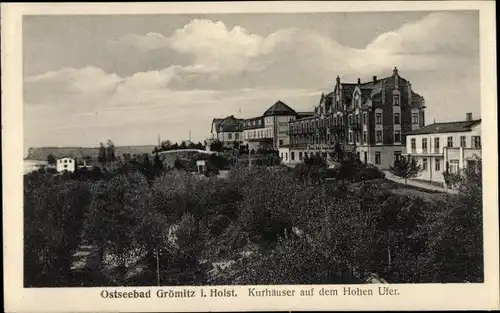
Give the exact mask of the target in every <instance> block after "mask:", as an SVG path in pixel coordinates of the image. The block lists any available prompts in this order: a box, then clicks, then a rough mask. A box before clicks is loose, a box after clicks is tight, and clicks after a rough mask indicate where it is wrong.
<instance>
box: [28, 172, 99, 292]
mask: <svg viewBox="0 0 500 313" xmlns="http://www.w3.org/2000/svg"><path fill="white" fill-rule="evenodd" d="M40 191H42V192H40ZM89 199H90V195H89V190H88V185H87V184H86V183H83V182H78V181H66V180H64V179H63V178H62V177H60V176H51V175H50V174H45V173H38V172H33V173H30V174H28V175H26V176H25V178H24V225H25V226H24V262H25V270H24V285H25V286H26V287H29V286H34V287H35V286H40V285H42V286H58V285H59V284H61V283H62V284H64V283H65V282H67V280H68V278H69V276H70V266H71V255H72V253H73V252H74V251H75V250H76V249H77V246H78V244H79V240H80V237H79V236H80V229H81V228H82V220H83V215H84V214H85V212H86V209H87V206H88V203H89Z"/></svg>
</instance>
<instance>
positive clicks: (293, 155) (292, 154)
mask: <svg viewBox="0 0 500 313" xmlns="http://www.w3.org/2000/svg"><path fill="white" fill-rule="evenodd" d="M290 159H291V160H292V161H295V152H290Z"/></svg>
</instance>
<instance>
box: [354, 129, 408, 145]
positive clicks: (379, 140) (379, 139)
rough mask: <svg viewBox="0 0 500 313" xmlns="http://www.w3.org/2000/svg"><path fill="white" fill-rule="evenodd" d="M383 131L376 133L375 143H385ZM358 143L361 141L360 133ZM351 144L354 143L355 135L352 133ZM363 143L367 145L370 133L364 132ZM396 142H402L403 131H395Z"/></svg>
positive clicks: (357, 136)
mask: <svg viewBox="0 0 500 313" xmlns="http://www.w3.org/2000/svg"><path fill="white" fill-rule="evenodd" d="M382 134H383V133H382V131H381V130H376V131H375V143H379V144H381V143H383V136H382ZM355 136H356V142H359V141H360V140H359V139H360V135H359V133H356V135H355ZM349 142H354V134H353V132H352V131H349ZM363 142H364V143H367V142H368V131H366V130H365V131H363ZM394 142H401V131H400V130H395V131H394Z"/></svg>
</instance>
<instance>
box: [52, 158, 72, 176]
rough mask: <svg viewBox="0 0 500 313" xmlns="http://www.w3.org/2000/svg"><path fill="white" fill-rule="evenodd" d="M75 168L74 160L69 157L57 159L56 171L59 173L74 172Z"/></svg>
mask: <svg viewBox="0 0 500 313" xmlns="http://www.w3.org/2000/svg"><path fill="white" fill-rule="evenodd" d="M75 167H76V160H75V159H73V158H70V157H64V158H59V159H57V161H56V170H57V172H58V173H60V172H64V171H67V172H74V171H75Z"/></svg>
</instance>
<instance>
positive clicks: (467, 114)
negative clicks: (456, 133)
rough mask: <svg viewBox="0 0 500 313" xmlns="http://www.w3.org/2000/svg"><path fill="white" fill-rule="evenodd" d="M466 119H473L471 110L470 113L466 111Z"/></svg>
mask: <svg viewBox="0 0 500 313" xmlns="http://www.w3.org/2000/svg"><path fill="white" fill-rule="evenodd" d="M465 120H466V121H467V122H470V121H472V113H470V112H469V113H466V114H465Z"/></svg>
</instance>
